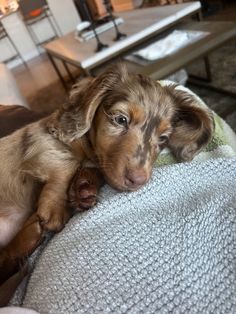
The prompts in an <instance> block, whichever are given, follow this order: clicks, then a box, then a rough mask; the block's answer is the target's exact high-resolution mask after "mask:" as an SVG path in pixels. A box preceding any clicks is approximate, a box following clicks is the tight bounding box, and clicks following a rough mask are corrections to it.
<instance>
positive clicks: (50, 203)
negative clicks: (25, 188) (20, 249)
mask: <svg viewBox="0 0 236 314" xmlns="http://www.w3.org/2000/svg"><path fill="white" fill-rule="evenodd" d="M70 170H71V169H70ZM72 170H73V171H67V172H62V173H57V174H54V175H51V176H50V179H49V181H48V182H47V183H46V184H45V186H44V187H43V189H42V192H41V194H40V197H39V202H38V210H37V214H38V216H39V219H40V220H41V225H42V226H43V228H44V229H46V230H50V231H54V232H59V231H60V230H62V229H63V227H64V225H65V224H66V223H67V221H68V220H69V218H70V217H71V215H72V213H71V210H70V209H69V208H68V201H67V200H68V197H67V190H68V186H69V183H70V181H71V178H72V176H73V174H74V173H75V169H72Z"/></svg>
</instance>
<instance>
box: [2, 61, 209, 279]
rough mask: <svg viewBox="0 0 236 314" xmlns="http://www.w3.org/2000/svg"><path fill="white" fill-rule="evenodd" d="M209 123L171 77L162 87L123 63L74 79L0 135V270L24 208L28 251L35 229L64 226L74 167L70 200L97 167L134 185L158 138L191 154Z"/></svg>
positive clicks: (97, 181) (92, 184) (146, 169)
mask: <svg viewBox="0 0 236 314" xmlns="http://www.w3.org/2000/svg"><path fill="white" fill-rule="evenodd" d="M213 129H214V126H213V119H212V116H211V114H210V112H209V111H208V110H207V109H202V108H199V107H198V104H197V102H196V100H195V99H194V98H193V97H192V96H190V95H188V94H187V93H185V92H183V91H179V90H177V89H176V86H175V85H173V86H168V87H167V86H165V87H163V86H161V85H160V84H159V83H157V82H155V81H153V80H151V79H149V78H147V77H144V76H142V75H131V74H128V72H127V70H126V68H125V67H124V66H122V65H120V66H118V67H115V68H111V69H109V70H108V71H107V72H106V73H104V74H102V75H101V76H99V77H97V78H87V79H85V80H83V81H81V82H79V83H78V84H77V85H76V86H75V87H74V89H73V90H72V93H71V97H70V100H69V101H68V103H67V104H66V105H64V106H63V107H62V108H61V109H59V110H57V111H56V112H54V113H53V114H51V115H50V116H49V117H46V118H43V119H41V120H39V121H38V122H34V123H32V124H29V125H27V126H26V127H24V128H21V129H20V130H18V131H16V132H14V133H13V134H11V135H9V136H6V137H4V138H2V139H0V145H1V151H0V178H1V179H0V237H1V238H0V246H2V251H1V253H0V272H1V258H2V265H4V263H5V264H6V259H7V258H9V256H10V253H9V252H11V254H12V248H14V250H17V248H16V246H15V243H19V242H20V241H21V240H20V239H22V238H24V239H25V235H26V234H28V233H27V228H28V227H27V228H26V229H25V230H26V231H24V230H21V228H22V226H23V224H24V222H25V221H26V220H27V219H28V218H29V217H30V215H32V216H31V217H33V218H29V220H30V219H31V220H32V219H33V224H32V225H31V224H30V228H34V230H35V232H34V233H33V234H32V237H33V242H32V243H31V244H27V243H25V242H24V243H25V244H24V245H25V247H26V248H27V245H28V247H29V248H30V249H29V250H30V251H32V249H33V248H34V247H35V246H36V244H37V243H39V239H40V237H41V235H42V229H43V230H53V231H59V230H61V228H63V226H64V224H65V223H66V222H67V220H68V219H69V217H70V212H69V211H68V206H67V189H68V186H69V183H70V181H71V179H72V177H73V176H74V175H75V173H76V175H75V176H74V179H73V182H72V185H71V188H70V190H69V196H70V204H71V205H72V206H73V207H74V208H78V209H80V208H88V207H91V206H92V205H93V204H94V203H95V201H96V195H97V192H98V189H99V187H100V186H101V185H102V179H101V174H100V172H101V173H102V176H103V177H104V178H105V180H106V181H107V182H108V183H109V184H111V185H112V186H113V187H115V188H116V189H119V190H129V191H133V190H136V189H138V188H140V187H141V186H142V185H143V184H145V183H146V182H147V181H148V179H149V178H150V176H151V172H152V167H153V163H154V161H155V159H156V157H157V155H158V153H159V152H160V150H161V149H162V148H163V147H164V146H166V145H169V147H170V148H171V149H172V151H173V153H174V154H175V155H176V157H177V158H179V159H183V160H191V159H192V158H193V157H194V156H195V154H196V153H198V152H199V150H200V149H201V148H202V147H204V146H205V145H206V144H207V143H208V142H209V140H210V139H211V136H212V133H213ZM91 167H97V168H99V169H100V172H97V171H94V170H93V168H91ZM84 168H86V169H87V170H86V171H84V170H83V169H84ZM76 169H79V170H78V172H76ZM87 171H88V172H87ZM35 212H36V215H35V214H34V213H35ZM35 217H38V220H37V219H36V220H34V219H35ZM31 220H30V221H31ZM4 228H5V230H4ZM4 232H5V234H4ZM17 232H18V234H17ZM34 235H35V236H34ZM14 237H16V238H15V239H17V240H14ZM12 239H13V240H12ZM26 242H27V241H26ZM29 242H30V239H29ZM12 243H13V244H14V245H13V244H12ZM14 250H13V251H14ZM23 251H24V254H25V251H27V249H26V250H25V248H24V250H23ZM21 253H22V250H18V251H17V253H15V258H18V257H20V256H21V257H22V255H21ZM24 254H23V255H24ZM4 261H5V262H4ZM13 264H14V263H13ZM0 279H1V274H0Z"/></svg>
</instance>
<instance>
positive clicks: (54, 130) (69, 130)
mask: <svg viewBox="0 0 236 314" xmlns="http://www.w3.org/2000/svg"><path fill="white" fill-rule="evenodd" d="M126 75H127V71H126V69H125V68H124V67H123V66H122V65H117V66H113V67H112V68H109V69H108V70H107V71H106V72H105V73H103V74H102V75H100V76H98V77H96V78H92V77H88V78H85V79H83V80H81V81H80V82H79V83H77V84H76V85H74V87H73V89H72V91H71V93H70V97H69V101H68V103H67V104H65V105H64V106H63V107H62V108H61V109H60V110H59V111H57V112H56V113H55V114H54V119H53V120H51V121H50V123H49V124H48V130H49V132H50V133H51V134H53V135H54V136H55V137H57V138H59V139H60V140H62V141H63V142H72V141H73V140H74V139H76V138H80V137H81V136H83V135H84V134H85V133H86V132H87V131H88V130H89V129H90V126H91V123H92V121H93V118H94V115H95V113H96V111H97V109H98V107H99V106H100V105H101V104H102V102H103V99H104V97H105V96H106V95H107V93H108V92H109V91H112V89H113V87H114V86H115V84H116V83H117V82H118V81H119V80H122V79H124V77H125V76H126Z"/></svg>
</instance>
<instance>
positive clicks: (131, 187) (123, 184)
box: [102, 170, 148, 192]
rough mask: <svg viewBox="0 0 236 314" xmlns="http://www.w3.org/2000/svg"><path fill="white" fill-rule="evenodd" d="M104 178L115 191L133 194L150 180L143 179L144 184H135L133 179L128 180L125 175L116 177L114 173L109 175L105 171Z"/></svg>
mask: <svg viewBox="0 0 236 314" xmlns="http://www.w3.org/2000/svg"><path fill="white" fill-rule="evenodd" d="M102 172H103V175H104V178H105V180H106V182H107V183H108V184H109V185H110V186H111V187H113V188H114V189H116V190H118V191H120V192H133V191H137V190H138V189H140V188H141V187H142V186H143V185H144V184H146V183H147V181H148V178H145V179H142V182H134V181H133V180H132V179H130V178H127V177H126V176H125V175H122V176H116V172H115V171H114V173H113V175H111V174H108V173H107V172H106V171H103V170H102Z"/></svg>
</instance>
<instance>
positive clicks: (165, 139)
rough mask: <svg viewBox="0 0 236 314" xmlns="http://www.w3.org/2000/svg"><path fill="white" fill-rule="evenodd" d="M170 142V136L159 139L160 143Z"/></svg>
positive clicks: (162, 136)
mask: <svg viewBox="0 0 236 314" xmlns="http://www.w3.org/2000/svg"><path fill="white" fill-rule="evenodd" d="M167 141H168V136H167V135H161V136H160V137H159V142H160V143H165V142H167Z"/></svg>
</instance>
